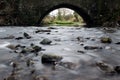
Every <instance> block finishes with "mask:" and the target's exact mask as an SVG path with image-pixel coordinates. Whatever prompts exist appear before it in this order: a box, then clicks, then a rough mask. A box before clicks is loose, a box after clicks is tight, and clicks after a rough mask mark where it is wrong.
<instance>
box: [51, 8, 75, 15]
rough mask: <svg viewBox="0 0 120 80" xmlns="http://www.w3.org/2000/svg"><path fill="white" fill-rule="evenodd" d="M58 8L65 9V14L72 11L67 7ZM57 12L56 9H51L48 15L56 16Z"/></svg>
mask: <svg viewBox="0 0 120 80" xmlns="http://www.w3.org/2000/svg"><path fill="white" fill-rule="evenodd" d="M59 9H65V14H66V15H68V14H73V12H74V11H73V10H71V9H68V8H59ZM57 13H58V9H56V10H53V11H52V12H50V15H51V16H56V15H57Z"/></svg>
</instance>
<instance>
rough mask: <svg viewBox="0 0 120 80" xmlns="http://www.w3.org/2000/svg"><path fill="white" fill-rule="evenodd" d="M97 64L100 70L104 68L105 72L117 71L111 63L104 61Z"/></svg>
mask: <svg viewBox="0 0 120 80" xmlns="http://www.w3.org/2000/svg"><path fill="white" fill-rule="evenodd" d="M96 65H97V66H98V67H99V69H100V70H102V71H103V72H105V73H113V72H115V71H114V69H113V67H111V66H110V65H108V64H106V63H103V62H99V63H96Z"/></svg>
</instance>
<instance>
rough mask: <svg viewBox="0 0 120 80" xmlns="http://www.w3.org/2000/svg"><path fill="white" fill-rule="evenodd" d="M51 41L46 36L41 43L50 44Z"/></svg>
mask: <svg viewBox="0 0 120 80" xmlns="http://www.w3.org/2000/svg"><path fill="white" fill-rule="evenodd" d="M51 43H52V41H51V40H49V39H48V38H45V39H43V40H42V41H41V42H40V44H43V45H50V44H51Z"/></svg>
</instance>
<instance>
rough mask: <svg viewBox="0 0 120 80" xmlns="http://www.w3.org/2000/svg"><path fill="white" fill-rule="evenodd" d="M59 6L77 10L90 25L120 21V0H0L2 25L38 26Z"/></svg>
mask: <svg viewBox="0 0 120 80" xmlns="http://www.w3.org/2000/svg"><path fill="white" fill-rule="evenodd" d="M58 8H70V9H72V10H74V11H76V12H77V13H78V14H79V15H80V16H81V17H82V18H83V19H84V21H85V22H86V23H87V25H88V26H101V25H103V24H104V23H106V22H108V23H111V22H116V21H120V0H0V25H14V26H16V25H22V26H34V25H35V26H38V25H40V23H41V21H42V19H43V18H44V17H45V16H46V15H47V14H48V13H50V12H51V11H53V10H55V9H58Z"/></svg>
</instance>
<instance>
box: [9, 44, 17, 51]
mask: <svg viewBox="0 0 120 80" xmlns="http://www.w3.org/2000/svg"><path fill="white" fill-rule="evenodd" d="M7 48H9V49H11V50H16V46H15V45H12V44H11V45H8V46H7Z"/></svg>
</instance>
